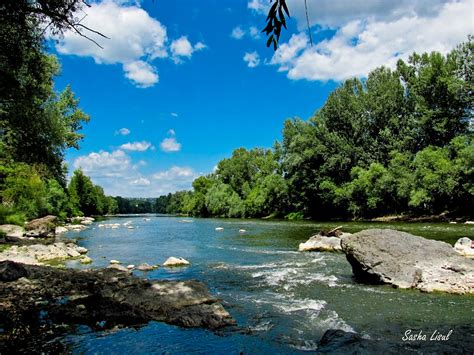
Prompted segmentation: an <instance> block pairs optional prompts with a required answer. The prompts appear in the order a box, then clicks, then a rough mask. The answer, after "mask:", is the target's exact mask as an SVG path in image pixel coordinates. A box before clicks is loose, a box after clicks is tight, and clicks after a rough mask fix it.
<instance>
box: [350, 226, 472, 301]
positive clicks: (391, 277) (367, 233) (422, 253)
mask: <svg viewBox="0 0 474 355" xmlns="http://www.w3.org/2000/svg"><path fill="white" fill-rule="evenodd" d="M341 246H342V250H343V251H344V253H345V254H346V258H347V260H348V261H349V263H350V264H351V266H352V271H353V273H354V276H355V278H356V279H357V280H359V281H362V282H366V283H373V284H390V285H392V286H394V287H399V288H414V289H418V290H420V291H424V292H433V291H441V292H448V293H454V294H472V293H474V260H471V259H468V258H465V257H463V256H461V255H459V254H458V253H457V252H455V251H454V249H453V248H452V247H451V245H449V244H447V243H445V242H440V241H436V240H430V239H425V238H422V237H417V236H414V235H411V234H408V233H405V232H399V231H396V230H391V229H368V230H364V231H361V232H359V233H355V234H353V235H351V236H348V237H345V238H343V239H342V242H341Z"/></svg>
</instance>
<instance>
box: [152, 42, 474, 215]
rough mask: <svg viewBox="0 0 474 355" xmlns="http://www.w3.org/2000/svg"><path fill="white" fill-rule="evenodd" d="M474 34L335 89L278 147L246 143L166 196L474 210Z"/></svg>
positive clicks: (181, 209)
mask: <svg viewBox="0 0 474 355" xmlns="http://www.w3.org/2000/svg"><path fill="white" fill-rule="evenodd" d="M473 92H474V42H473V38H472V37H471V36H470V37H469V39H468V41H467V42H466V43H462V44H460V45H459V46H458V47H457V48H456V49H454V50H453V51H451V52H450V53H449V54H447V55H442V54H440V53H431V54H422V55H418V54H413V55H412V56H411V57H410V59H409V60H408V62H404V61H402V60H400V61H399V62H398V64H397V67H396V69H395V70H391V69H388V68H385V67H381V68H378V69H375V70H373V71H372V72H371V73H370V74H369V76H368V78H367V79H364V80H359V79H350V80H346V81H345V82H343V83H342V84H341V85H340V86H339V87H338V88H337V89H336V90H335V91H333V92H332V93H331V94H330V95H329V97H328V99H327V101H326V102H325V104H324V105H323V107H322V108H321V109H320V110H318V111H317V112H316V113H315V114H314V116H313V117H311V118H310V119H309V120H308V121H303V120H301V119H297V118H296V119H289V120H287V121H286V122H285V125H284V127H283V139H282V141H281V142H276V143H275V145H274V147H273V149H252V150H250V151H249V150H246V149H244V148H239V149H237V150H235V151H234V152H233V154H232V157H230V158H227V159H224V160H222V161H220V162H219V164H218V165H217V169H216V171H215V172H214V173H213V174H210V175H208V176H202V177H199V178H197V179H196V180H195V181H194V182H193V191H179V192H176V193H174V194H172V195H168V196H162V197H160V198H158V200H157V201H156V206H157V210H159V211H160V212H166V213H184V214H189V215H193V216H219V217H265V216H282V217H283V216H286V217H287V218H303V217H309V218H370V217H375V216H380V215H388V214H412V215H423V214H438V213H441V212H445V211H448V212H450V213H451V214H453V215H457V216H471V217H472V216H473V213H474V208H473V206H474V144H473V123H474V122H473V120H474V119H473V115H474V104H473V103H474V94H473Z"/></svg>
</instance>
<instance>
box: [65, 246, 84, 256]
mask: <svg viewBox="0 0 474 355" xmlns="http://www.w3.org/2000/svg"><path fill="white" fill-rule="evenodd" d="M67 255H68V256H70V257H71V258H77V257H79V256H81V253H79V252H78V251H77V250H76V249H75V248H67Z"/></svg>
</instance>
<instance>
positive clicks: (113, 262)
mask: <svg viewBox="0 0 474 355" xmlns="http://www.w3.org/2000/svg"><path fill="white" fill-rule="evenodd" d="M110 263H111V264H120V261H118V260H115V259H112V260H110Z"/></svg>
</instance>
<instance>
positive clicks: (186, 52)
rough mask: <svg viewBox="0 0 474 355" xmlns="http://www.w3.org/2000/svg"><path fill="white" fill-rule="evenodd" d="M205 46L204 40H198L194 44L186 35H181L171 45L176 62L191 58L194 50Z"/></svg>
mask: <svg viewBox="0 0 474 355" xmlns="http://www.w3.org/2000/svg"><path fill="white" fill-rule="evenodd" d="M204 48H206V45H205V44H204V43H202V42H197V43H196V44H195V45H194V46H193V45H192V44H191V42H189V40H188V38H187V37H186V36H181V37H180V38H178V39H176V40H174V41H173V42H171V46H170V50H171V55H172V57H173V60H174V62H175V63H181V62H182V59H183V58H191V56H192V55H193V53H194V52H196V51H200V50H203V49H204Z"/></svg>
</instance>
